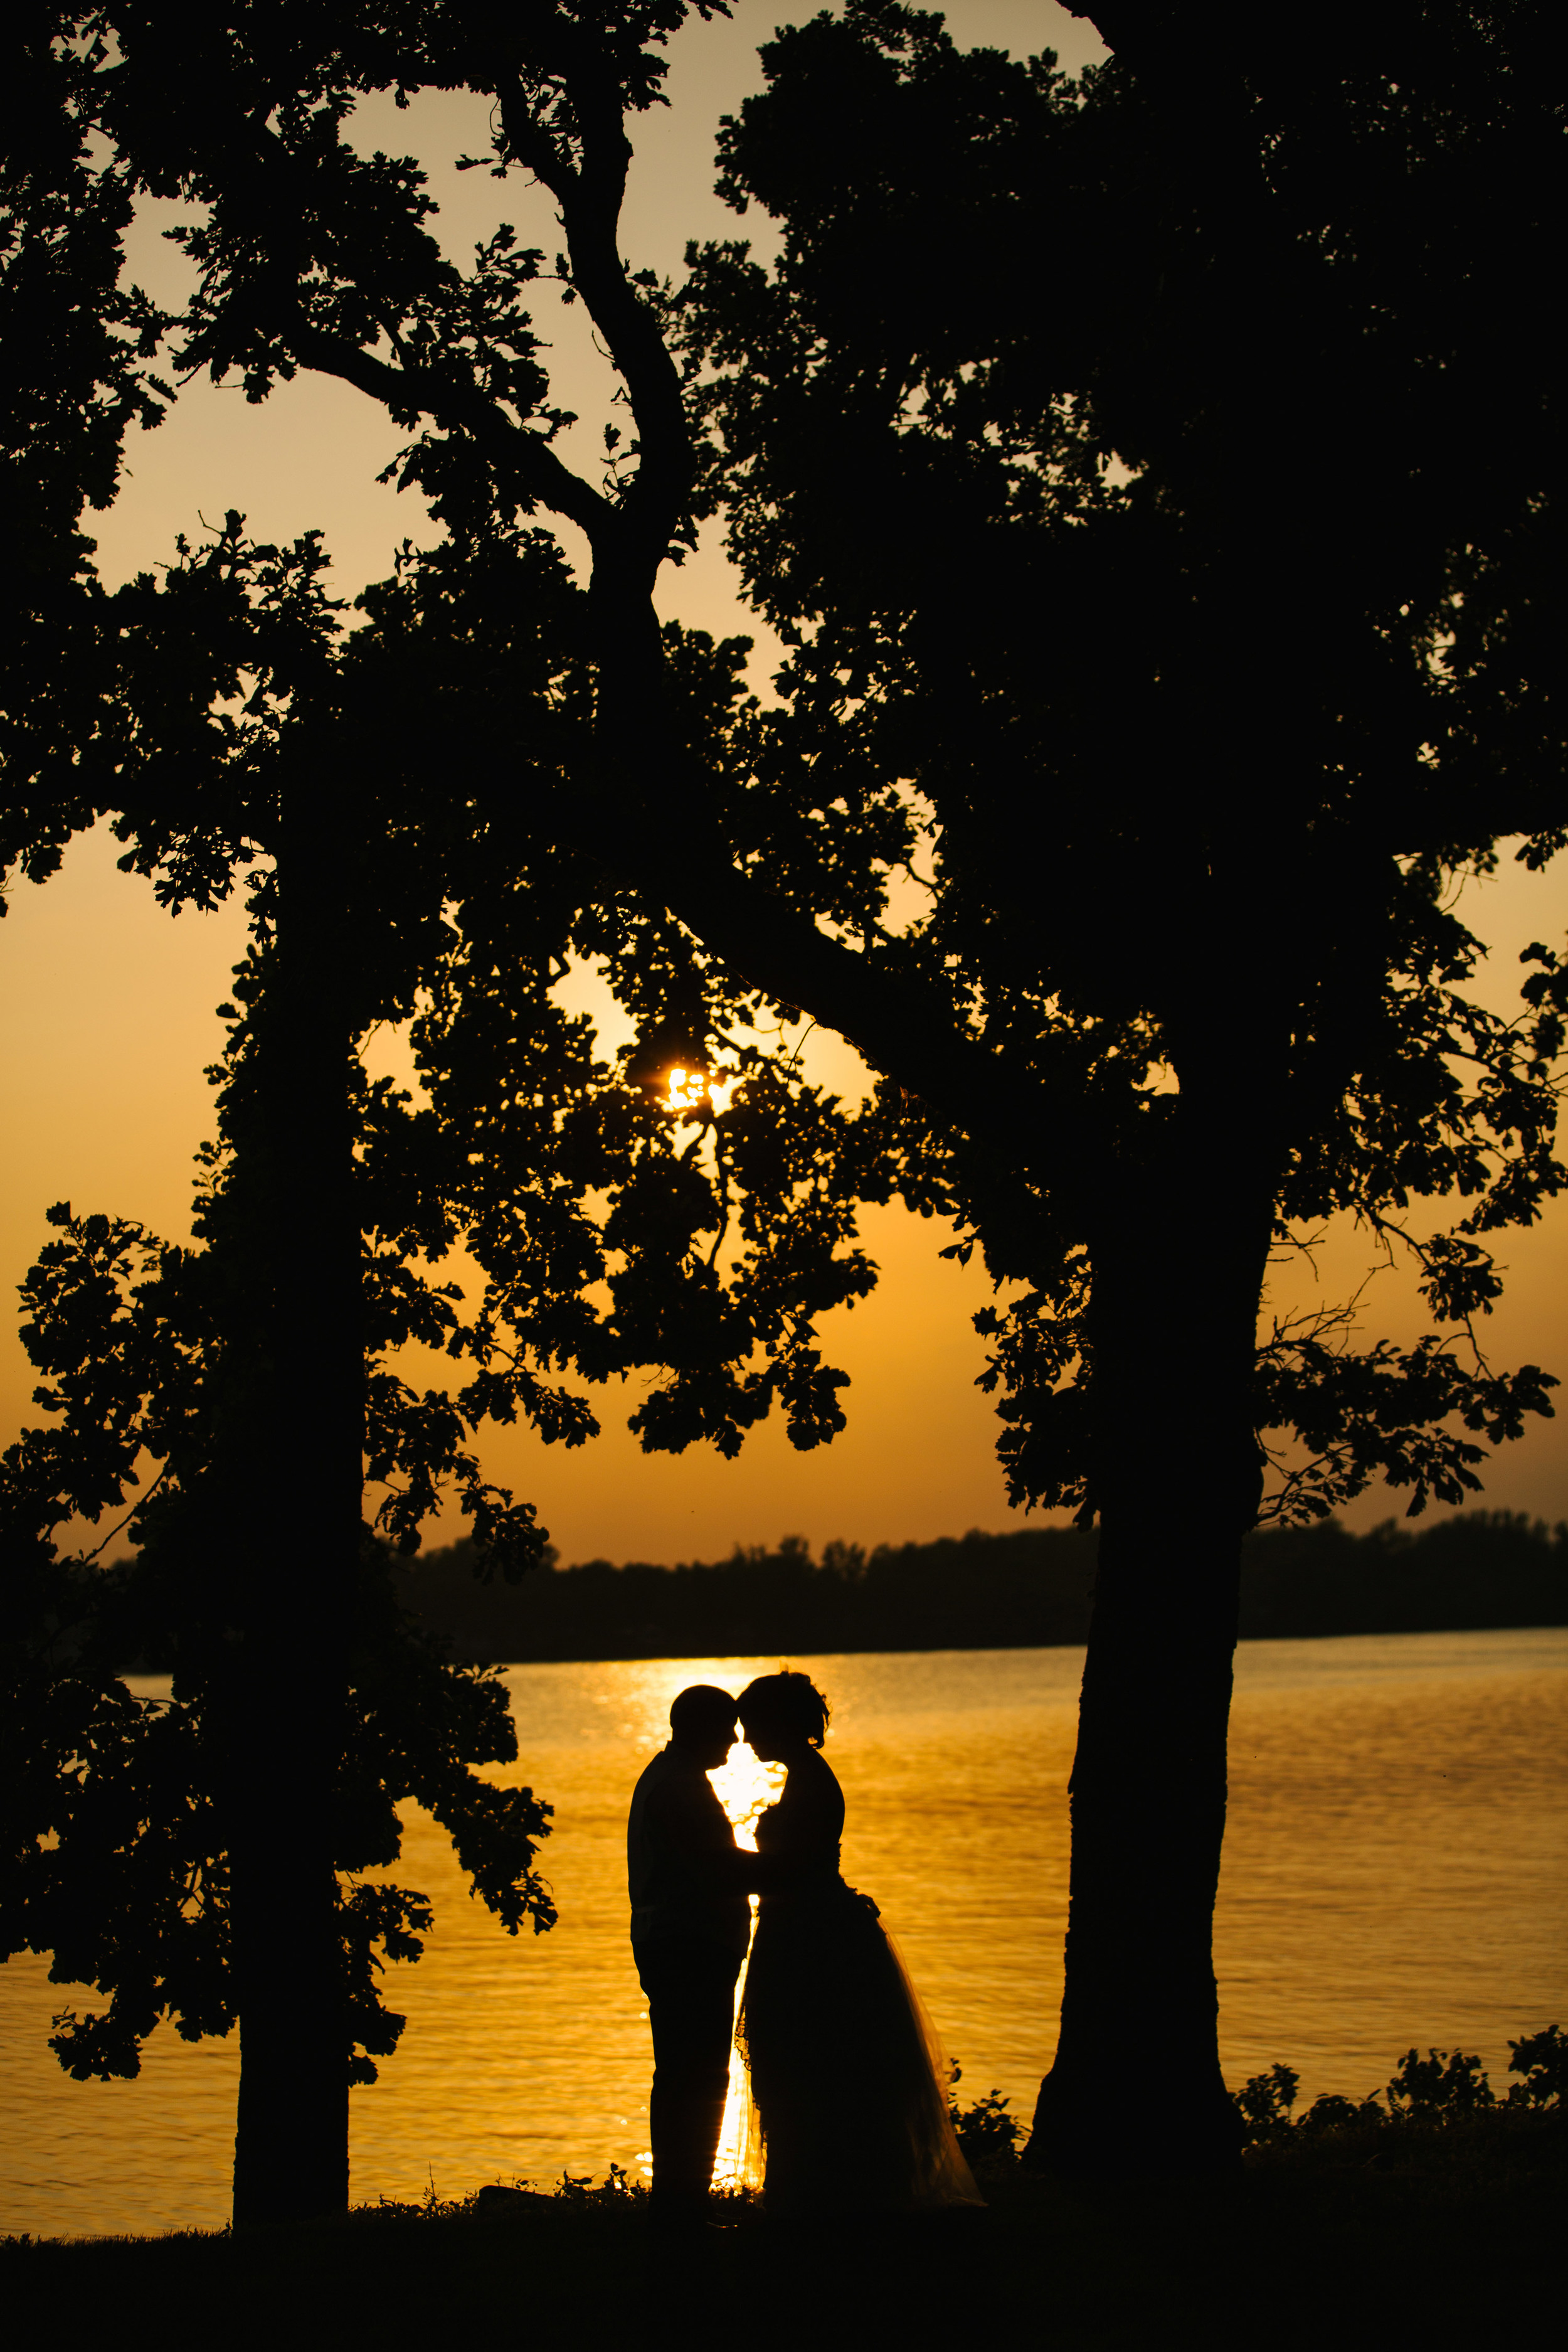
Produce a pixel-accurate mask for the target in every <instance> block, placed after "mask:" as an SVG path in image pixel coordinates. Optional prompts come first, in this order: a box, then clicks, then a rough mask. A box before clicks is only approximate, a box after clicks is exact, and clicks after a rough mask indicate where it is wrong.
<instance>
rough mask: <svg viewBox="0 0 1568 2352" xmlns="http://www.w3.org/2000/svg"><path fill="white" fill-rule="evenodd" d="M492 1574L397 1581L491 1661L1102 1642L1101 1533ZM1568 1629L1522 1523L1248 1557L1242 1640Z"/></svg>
mask: <svg viewBox="0 0 1568 2352" xmlns="http://www.w3.org/2000/svg"><path fill="white" fill-rule="evenodd" d="M474 1571H475V1559H474V1552H473V1547H472V1546H471V1545H470V1544H468V1543H466V1542H464V1543H457V1544H453V1545H449V1546H446V1547H444V1548H443V1549H439V1550H430V1551H426V1552H424V1553H423V1554H422V1555H421V1556H420V1558H419V1559H413V1560H408V1561H406V1562H404V1563H402V1565H401V1567H400V1569H399V1570H398V1572H397V1576H396V1589H397V1591H398V1593H399V1596H400V1598H401V1600H402V1603H403V1605H404V1606H405V1607H407V1608H408V1609H410V1610H412V1611H413V1613H414V1615H415V1616H416V1617H417V1618H418V1619H419V1621H420V1622H421V1623H422V1624H423V1626H424V1627H425V1628H426V1629H427V1631H429V1632H430V1633H434V1634H435V1635H437V1636H438V1637H439V1638H440V1639H441V1640H442V1641H443V1642H444V1643H447V1644H448V1645H449V1647H450V1650H451V1653H452V1654H453V1655H455V1656H456V1657H460V1658H466V1659H470V1660H474V1661H476V1662H482V1663H491V1662H496V1663H500V1662H506V1663H508V1664H517V1663H520V1662H523V1661H527V1660H532V1659H546V1658H562V1659H564V1658H644V1657H654V1658H658V1657H668V1658H689V1657H725V1656H737V1657H758V1656H768V1655H769V1654H782V1655H794V1656H808V1655H810V1654H815V1653H824V1652H832V1653H837V1652H840V1651H863V1650H893V1651H899V1650H948V1649H978V1650H988V1649H1016V1648H1034V1647H1040V1646H1049V1645H1051V1644H1054V1643H1082V1642H1084V1641H1086V1640H1087V1638H1088V1634H1089V1624H1090V1617H1091V1612H1092V1591H1093V1579H1094V1538H1093V1537H1092V1534H1090V1533H1089V1532H1087V1531H1086V1530H1082V1529H1078V1528H1040V1529H1034V1528H1019V1529H1018V1530H1016V1531H1015V1532H1012V1533H1010V1534H1007V1535H996V1536H991V1535H982V1534H980V1533H978V1532H972V1533H971V1534H969V1535H967V1536H964V1537H962V1538H952V1537H945V1538H942V1539H941V1540H939V1541H938V1542H936V1543H925V1544H917V1543H907V1544H896V1545H894V1544H879V1545H877V1546H876V1547H875V1549H873V1550H872V1551H870V1552H869V1553H868V1552H867V1551H866V1550H864V1549H862V1547H861V1546H859V1545H856V1544H828V1545H826V1546H825V1547H824V1548H823V1550H822V1554H821V1559H813V1557H812V1554H811V1550H810V1546H809V1545H807V1544H806V1543H805V1542H804V1541H803V1540H802V1539H801V1538H799V1537H786V1538H785V1539H784V1540H783V1542H782V1543H780V1544H779V1545H778V1546H777V1547H775V1548H774V1549H771V1550H769V1549H765V1548H764V1547H762V1546H760V1545H753V1546H752V1547H750V1548H749V1549H747V1550H744V1551H743V1550H739V1549H737V1551H736V1552H735V1553H734V1554H733V1555H732V1556H731V1557H730V1558H729V1559H725V1560H713V1561H708V1562H706V1563H705V1562H702V1561H694V1562H690V1563H687V1564H685V1565H682V1566H680V1567H677V1568H673V1569H671V1568H655V1567H651V1566H648V1565H646V1564H645V1563H643V1562H642V1561H628V1562H627V1563H626V1564H625V1565H624V1566H622V1567H612V1565H611V1563H610V1562H609V1561H608V1560H591V1561H587V1562H585V1563H584V1564H582V1565H581V1566H580V1567H575V1568H569V1569H559V1570H556V1572H555V1573H554V1574H551V1575H544V1576H535V1577H529V1578H528V1579H527V1580H525V1581H523V1582H522V1583H519V1584H517V1585H508V1584H505V1583H502V1582H500V1581H498V1580H493V1581H492V1582H490V1583H488V1584H482V1583H480V1582H479V1581H478V1580H477V1579H476V1575H475V1572H474ZM270 1572H271V1574H272V1575H274V1576H275V1577H277V1579H278V1580H279V1582H280V1583H281V1584H282V1585H284V1586H285V1587H286V1588H290V1589H293V1588H295V1587H296V1586H297V1582H298V1574H299V1563H298V1560H297V1559H294V1558H293V1557H291V1556H290V1555H288V1554H287V1553H286V1554H285V1555H283V1556H282V1557H281V1558H279V1559H277V1560H275V1561H274V1562H273V1563H272V1564H271V1570H270ZM1564 1622H1568V1537H1565V1536H1564V1533H1563V1529H1562V1528H1555V1529H1552V1528H1547V1527H1546V1526H1545V1525H1544V1524H1543V1523H1542V1522H1541V1521H1540V1520H1536V1521H1534V1522H1531V1520H1530V1519H1528V1518H1526V1517H1523V1516H1522V1515H1521V1514H1511V1513H1508V1512H1495V1513H1493V1512H1485V1511H1478V1512H1471V1513H1469V1514H1467V1515H1466V1516H1465V1517H1460V1518H1454V1519H1446V1520H1441V1521H1438V1522H1437V1523H1436V1524H1435V1525H1433V1526H1431V1527H1427V1528H1420V1529H1418V1530H1416V1531H1411V1530H1410V1529H1408V1528H1403V1527H1401V1526H1399V1524H1398V1523H1397V1522H1396V1521H1393V1520H1390V1521H1387V1522H1386V1523H1385V1525H1384V1526H1382V1527H1380V1528H1373V1529H1372V1530H1370V1531H1369V1532H1368V1533H1367V1534H1365V1535H1363V1536H1354V1535H1352V1534H1351V1533H1350V1532H1349V1531H1348V1530H1347V1529H1346V1528H1342V1527H1341V1526H1340V1525H1339V1524H1338V1522H1337V1521H1333V1520H1330V1521H1316V1522H1314V1523H1313V1524H1312V1526H1310V1527H1305V1528H1279V1529H1270V1530H1262V1531H1260V1532H1259V1533H1257V1534H1255V1535H1253V1536H1251V1537H1249V1538H1248V1540H1247V1542H1246V1544H1245V1545H1244V1546H1243V1548H1242V1554H1241V1597H1240V1609H1239V1631H1240V1634H1241V1637H1242V1639H1243V1640H1248V1639H1260V1638H1263V1639H1274V1640H1281V1639H1298V1640H1299V1639H1301V1637H1302V1636H1304V1635H1319V1634H1334V1633H1437V1632H1446V1631H1458V1630H1463V1629H1468V1628H1473V1627H1481V1626H1506V1625H1556V1624H1563V1623H1564Z"/></svg>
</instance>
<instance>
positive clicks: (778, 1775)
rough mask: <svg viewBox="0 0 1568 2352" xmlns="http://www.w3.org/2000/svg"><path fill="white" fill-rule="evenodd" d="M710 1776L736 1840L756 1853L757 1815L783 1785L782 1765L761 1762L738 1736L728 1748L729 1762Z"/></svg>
mask: <svg viewBox="0 0 1568 2352" xmlns="http://www.w3.org/2000/svg"><path fill="white" fill-rule="evenodd" d="M708 1778H709V1780H711V1781H712V1782H713V1785H714V1790H715V1793H716V1796H717V1798H718V1801H719V1803H720V1804H721V1805H722V1806H723V1807H724V1810H725V1813H726V1816H727V1819H728V1821H729V1822H731V1824H732V1825H733V1827H734V1830H735V1841H736V1843H737V1845H743V1846H745V1847H746V1848H747V1851H748V1853H756V1852H757V1817H758V1813H760V1812H761V1811H763V1810H764V1808H765V1807H767V1806H768V1805H770V1804H771V1803H772V1802H773V1800H774V1799H775V1797H777V1796H778V1794H779V1790H781V1789H782V1788H783V1786H784V1767H783V1765H782V1764H762V1763H759V1762H758V1759H757V1758H756V1757H755V1756H754V1755H753V1754H752V1752H751V1750H750V1748H748V1747H747V1744H746V1742H745V1740H744V1739H737V1741H736V1743H735V1746H734V1747H733V1748H731V1749H730V1751H729V1761H728V1762H727V1764H721V1765H720V1766H719V1769H718V1770H717V1771H716V1772H710V1773H709V1775H708Z"/></svg>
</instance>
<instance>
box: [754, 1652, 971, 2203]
mask: <svg viewBox="0 0 1568 2352" xmlns="http://www.w3.org/2000/svg"><path fill="white" fill-rule="evenodd" d="M737 1712H738V1714H739V1717H740V1724H741V1729H742V1731H743V1732H744V1733H745V1735H746V1738H747V1741H748V1743H749V1744H750V1747H751V1749H752V1752H753V1753H754V1754H755V1755H756V1756H757V1757H758V1759H759V1760H760V1761H761V1762H763V1763H765V1764H784V1765H787V1766H788V1767H789V1778H788V1780H786V1781H785V1783H784V1790H783V1793H782V1795H781V1796H780V1797H779V1801H778V1803H777V1804H774V1805H770V1806H769V1807H768V1810H767V1811H766V1812H764V1813H763V1814H762V1816H761V1818H760V1819H759V1821H758V1824H757V1843H758V1851H759V1853H762V1854H763V1855H764V1856H765V1857H767V1858H768V1861H769V1862H770V1863H776V1864H777V1865H778V1868H777V1871H776V1873H775V1874H770V1876H769V1878H768V1881H767V1882H765V1891H764V1893H763V1895H762V1899H761V1905H760V1908H759V1910H758V1920H757V1932H756V1935H755V1937H754V1938H753V1941H752V1947H751V1958H750V1961H749V1964H748V1966H747V1977H746V1990H745V1994H744V1996H743V1999H742V2001H741V2008H740V2016H739V2020H738V2022H737V2028H736V2037H737V2042H738V2044H739V2047H740V2051H741V2054H742V2056H743V2057H744V2059H745V2062H746V2069H747V2079H748V2086H749V2093H750V2098H751V2100H752V2102H753V2103H754V2107H753V2114H752V2116H751V2118H750V2121H751V2123H752V2126H753V2148H754V2151H755V2140H756V2137H759V2138H760V2143H761V2146H760V2154H761V2158H762V2164H763V2168H764V2170H765V2193H766V2196H767V2200H768V2205H769V2206H770V2207H773V2208H774V2209H775V2210H785V2211H789V2210H802V2209H806V2208H810V2207H818V2208H821V2207H822V2206H827V2205H848V2204H855V2205H878V2206H882V2207H884V2208H892V2209H896V2210H911V2209H915V2208H929V2207H932V2206H940V2205H978V2204H980V2203H982V2202H983V2201H984V2200H982V2199H981V2197H980V2195H979V2192H978V2190H977V2189H976V2187H975V2183H974V2180H973V2178H972V2177H971V2175H970V2172H969V2168H968V2166H967V2164H966V2163H965V2161H964V2158H963V2157H962V2155H961V2154H960V2152H959V2148H958V2143H957V2141H956V2138H955V2137H954V2134H953V2126H952V2123H951V2121H950V2120H949V2117H948V2113H947V2094H946V2062H945V2061H944V2059H943V2056H942V2052H941V2045H940V2044H939V2042H937V2040H936V2033H935V2032H934V2031H933V2029H932V2026H931V2023H930V2021H929V2019H928V2018H927V2017H926V2015H925V2011H924V2010H923V2008H922V2007H921V2004H920V1999H919V1996H918V1994H917V1993H916V1992H915V1988H914V1986H913V1985H912V1984H911V1982H910V1980H909V1978H908V1976H907V1974H906V1973H905V1971H904V1965H903V1963H902V1961H901V1960H900V1958H899V1957H898V1954H897V1952H896V1951H895V1950H894V1947H893V1945H892V1943H891V1942H890V1940H889V1938H888V1937H887V1935H886V1932H885V1931H884V1929H883V1927H882V1925H881V1922H880V1920H879V1918H878V1916H877V1908H876V1906H875V1904H874V1903H873V1902H872V1900H871V1898H870V1897H869V1895H857V1894H856V1893H855V1891H854V1889H853V1888H852V1887H851V1886H846V1885H845V1884H844V1881H843V1879H842V1877H841V1874H840V1871H839V1839H840V1836H841V1832H842V1830H843V1824H844V1799H843V1791H842V1790H841V1788H840V1787H839V1784H838V1781H837V1780H836V1778H835V1777H834V1774H833V1771H832V1768H831V1765H829V1764H828V1763H827V1761H826V1760H825V1759H824V1758H823V1756H822V1754H821V1747H822V1741H823V1739H824V1738H825V1737H826V1734H827V1727H828V1703H827V1701H826V1699H825V1698H824V1697H823V1696H822V1695H821V1692H820V1691H819V1690H818V1689H817V1688H816V1687H815V1685H813V1684H812V1683H811V1682H810V1680H809V1679H808V1677H807V1676H806V1675H800V1674H777V1675H762V1676H761V1677H760V1678H759V1679H758V1681H756V1682H754V1683H752V1684H750V1685H748V1686H747V1689H745V1690H744V1691H743V1692H742V1693H741V1695H740V1697H739V1699H738V1701H737ZM768 1886H772V1887H774V1888H776V1890H777V1891H774V1892H768V1891H767V1887H768Z"/></svg>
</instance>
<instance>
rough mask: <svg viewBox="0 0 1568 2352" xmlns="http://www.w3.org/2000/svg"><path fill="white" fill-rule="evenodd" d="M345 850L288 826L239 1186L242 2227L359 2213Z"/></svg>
mask: <svg viewBox="0 0 1568 2352" xmlns="http://www.w3.org/2000/svg"><path fill="white" fill-rule="evenodd" d="M297 797H298V799H303V798H304V797H305V795H304V793H303V790H301V791H300V793H298V796H297ZM290 814H292V813H291V812H290ZM338 834H339V828H338V827H337V825H336V824H335V823H334V822H333V821H332V811H331V803H330V801H329V799H328V797H327V796H326V795H325V794H322V793H319V792H318V793H311V795H310V798H309V803H308V822H300V821H298V820H297V821H296V822H294V823H293V824H290V823H288V822H287V819H286V823H285V827H284V832H283V837H282V843H281V846H280V853H279V857H278V871H279V886H280V887H279V925H278V935H277V944H276V947H275V950H274V970H273V972H272V974H271V976H270V978H269V982H268V986H267V1002H266V1004H265V1006H264V1007H263V1008H262V1018H261V1020H260V1021H259V1022H258V1034H257V1062H256V1099H255V1102H254V1107H253V1118H254V1132H255V1139H256V1140H255V1148H256V1154H257V1157H258V1159H259V1160H260V1162H261V1166H260V1170H259V1181H257V1182H256V1184H255V1185H254V1186H253V1187H252V1188H250V1189H251V1192H252V1197H253V1199H254V1200H255V1202H256V1212H257V1214H258V1216H259V1217H260V1219H262V1220H263V1221H264V1225H263V1231H262V1234H261V1235H260V1236H259V1238H260V1240H261V1244H262V1247H261V1250H260V1252H259V1253H258V1259H259V1262H258V1263H257V1265H256V1267H255V1268H254V1270H253V1271H254V1276H255V1277H256V1279H257V1280H265V1279H266V1278H267V1276H268V1275H269V1276H270V1282H269V1285H268V1287H269V1291H270V1297H269V1299H268V1300H267V1311H266V1315H265V1322H266V1325H267V1337H266V1341H265V1343H264V1349H263V1355H264V1363H263V1366H262V1368H261V1370H262V1377H261V1389H260V1397H259V1400H258V1402H259V1403H260V1406H261V1410H260V1412H258V1414H257V1423H258V1426H257V1427H256V1430H255V1431H254V1432H253V1433H250V1442H249V1443H248V1444H246V1447H245V1454H246V1459H247V1460H248V1463H249V1472H250V1475H249V1480H248V1485H247V1488H246V1491H245V1492H244V1493H243V1494H242V1495H241V1496H240V1498H239V1504H240V1508H241V1509H242V1511H243V1512H244V1513H245V1514H246V1524H245V1526H244V1528H242V1529H241V1531H240V1549H241V1550H242V1553H244V1554H246V1555H248V1556H247V1557H246V1559H245V1567H244V1571H243V1572H244V1576H245V1583H246V1607H245V1610H244V1617H243V1623H244V1636H243V1639H244V1650H245V1656H244V1660H243V1664H242V1667H241V1674H240V1681H239V1693H238V1706H237V1708H236V1720H235V1729H236V1731H237V1732H238V1734H239V1740H240V1746H239V1752H238V1754H237V1757H236V1759H235V1770H234V1774H233V1780H232V1783H231V1785H232V1786H233V1789H234V1794H235V1820H234V1828H233V1837H232V1843H231V1866H232V1872H233V1890H232V1918H233V1935H234V1960H235V1979H236V1985H237V1990H238V2007H239V2014H240V2053H241V2054H240V2087H239V2108H238V2116H237V2122H236V2129H235V2179H234V2218H235V2226H236V2227H241V2226H244V2227H248V2226H251V2225H253V2224H255V2223H258V2222H270V2221H302V2220H313V2219H319V2218H322V2217H326V2216H330V2215H339V2214H342V2213H344V2212H346V2210H347V2209H348V2201H349V2087H348V2062H349V2047H348V2032H347V2015H346V2005H345V1998H344V1990H345V1989H344V1981H343V1963H342V1948H341V1939H340V1931H339V1925H338V1883H337V1875H336V1870H335V1863H336V1854H335V1852H334V1831H335V1819H334V1816H335V1811H336V1805H335V1794H336V1788H337V1783H338V1779H339V1773H340V1764H341V1759H342V1755H343V1748H344V1741H345V1738H346V1734H347V1726H348V1685H349V1647H350V1630H351V1621H352V1610H353V1597H354V1587H355V1581H356V1578H357V1575H358V1563H359V1548H360V1540H361V1509H362V1464H363V1452H362V1447H363V1434H364V1355H363V1341H362V1333H361V1287H360V1286H361V1270H360V1250H361V1241H360V1230H359V1220H358V1216H357V1213H356V1209H355V1203H354V1199H353V1192H352V1136H351V1128H350V1105H349V1097H348V1088H347V1067H348V1055H349V1053H350V1047H351V1044H352V1037H351V1032H350V1004H349V996H348V987H347V979H348V974H347V970H346V957H345V952H344V949H345V931H346V915H347V904H346V902H347V897H348V890H347V874H346V861H345V857H344V855H343V845H342V842H341V840H340V838H339V837H338ZM301 1548H303V1549H306V1551H307V1553H308V1557H309V1561H310V1569H311V1575H310V1580H309V1591H310V1594H311V1601H310V1607H309V1615H308V1621H306V1622H300V1621H299V1620H298V1617H296V1616H294V1615H292V1614H290V1613H288V1612H286V1610H285V1608H284V1607H283V1606H282V1604H281V1603H280V1602H279V1601H278V1600H277V1598H276V1597H275V1596H276V1594H277V1592H278V1591H281V1590H282V1589H283V1584H282V1580H280V1579H279V1578H278V1574H277V1571H278V1570H279V1568H280V1567H281V1564H282V1562H283V1561H284V1560H285V1559H287V1558H288V1557H289V1556H290V1555H293V1556H294V1557H296V1558H297V1557H298V1552H299V1550H300V1549H301ZM287 1582H288V1584H289V1585H292V1584H293V1582H294V1580H293V1579H292V1578H290V1579H288V1580H287Z"/></svg>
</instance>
